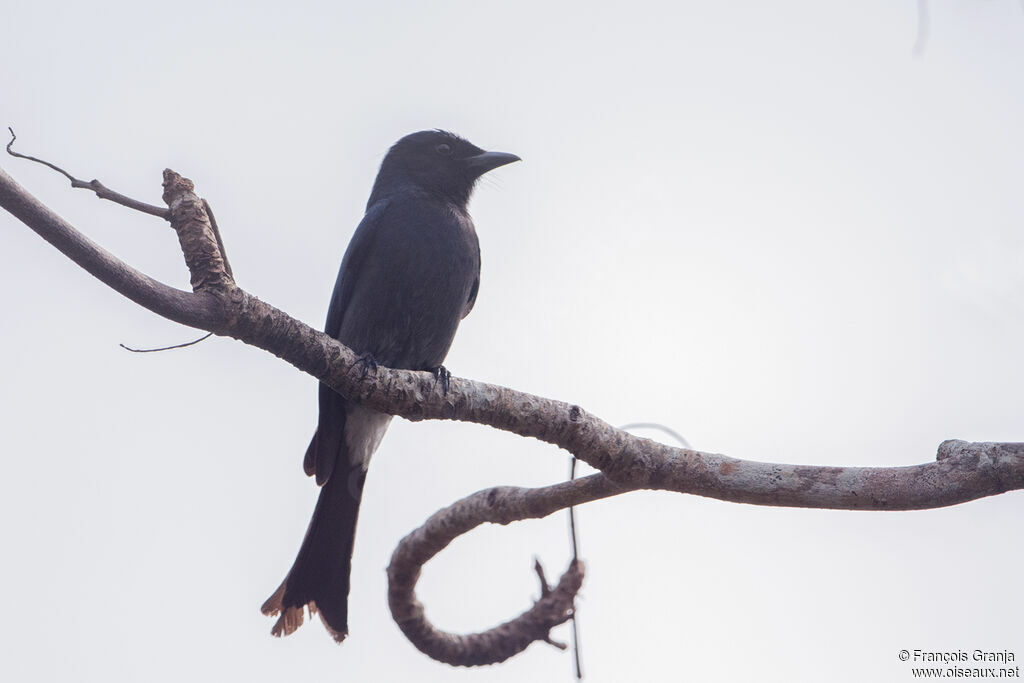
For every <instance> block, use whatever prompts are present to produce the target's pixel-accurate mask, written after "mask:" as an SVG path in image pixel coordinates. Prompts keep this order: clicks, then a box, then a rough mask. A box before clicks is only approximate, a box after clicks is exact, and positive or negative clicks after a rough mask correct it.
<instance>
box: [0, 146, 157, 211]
mask: <svg viewBox="0 0 1024 683" xmlns="http://www.w3.org/2000/svg"><path fill="white" fill-rule="evenodd" d="M7 130H9V131H10V132H11V141H10V142H8V143H7V153H8V154H10V155H11V156H12V157H17V158H19V159H28V160H29V161H34V162H36V163H37V164H42V165H43V166H47V167H49V168H52V169H53V170H54V171H56V172H57V173H60V174H61V175H62V176H64V177H65V178H67V179H68V180H70V181H71V187H76V188H80V189H83V190H92V191H93V192H95V193H96V196H97V197H99V198H100V199H109V200H110V201H112V202H114V203H116V204H120V205H121V206H126V207H128V208H129V209H135V210H136V211H141V212H142V213H148V214H149V215H151V216H156V217H157V218H163V219H164V220H168V219H169V218H170V215H171V213H170V211H168V210H167V209H165V208H163V207H160V206H153V205H152V204H147V203H145V202H140V201H139V200H137V199H132V198H131V197H127V196H125V195H123V194H121V193H120V192H115V191H114V190H111V189H110V188H109V187H107V186H106V185H104V184H103V183H101V182H100V181H98V180H95V179H93V180H90V181H88V182H87V181H85V180H80V179H78V178H76V177H75V176H73V175H71V174H70V173H68V172H67V171H65V170H64V169H63V168H61V167H60V166H57V165H56V164H51V163H50V162H49V161H45V160H43V159H38V158H36V157H33V156H29V155H27V154H22V153H21V152H15V151H14V150H13V149H11V147H12V146H13V145H14V141H15V140H17V139H18V136H17V135H15V134H14V129H13V128H11V127H10V126H7Z"/></svg>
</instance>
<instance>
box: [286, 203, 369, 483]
mask: <svg viewBox="0 0 1024 683" xmlns="http://www.w3.org/2000/svg"><path fill="white" fill-rule="evenodd" d="M386 208H387V201H380V202H376V203H374V204H373V206H371V207H369V208H368V209H367V210H366V215H365V216H363V220H362V221H360V222H359V225H358V226H357V227H356V231H355V234H353V235H352V240H351V241H350V242H349V244H348V249H346V250H345V256H344V258H342V260H341V268H340V269H339V271H338V279H337V280H336V281H335V283H334V293H333V294H331V304H330V306H329V307H328V308H327V323H326V324H325V325H324V332H326V333H327V334H329V335H330V336H332V337H334V338H335V339H337V338H338V335H339V334H340V333H341V324H342V321H343V320H344V318H345V312H346V311H347V310H348V306H349V302H350V301H351V300H352V292H353V291H354V290H355V288H356V284H357V282H358V279H359V274H360V272H362V270H363V264H364V263H365V261H366V258H367V254H369V253H371V252H372V251H373V249H374V245H375V243H376V241H377V238H378V235H379V232H380V231H379V230H376V227H377V225H379V223H380V221H381V218H382V216H383V215H384V211H385V209H386ZM319 404H320V417H319V420H318V422H317V430H316V434H314V435H313V439H312V441H310V444H309V448H307V449H306V456H305V458H303V462H302V468H303V469H304V470H305V472H306V474H307V475H310V476H312V475H316V482H317V483H318V484H321V485H323V483H324V482H326V481H327V480H328V479H329V478H330V476H331V474H332V473H333V472H334V467H335V465H336V464H337V461H338V456H339V454H340V453H341V450H342V449H343V448H344V447H345V422H346V405H347V402H346V400H345V398H344V397H343V396H342V395H341V394H338V393H336V392H335V391H334V390H333V389H331V388H330V387H328V386H327V385H326V384H321V385H320V390H319Z"/></svg>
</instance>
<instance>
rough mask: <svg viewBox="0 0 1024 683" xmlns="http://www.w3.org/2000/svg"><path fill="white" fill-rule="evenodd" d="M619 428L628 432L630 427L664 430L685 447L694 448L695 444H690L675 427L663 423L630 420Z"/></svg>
mask: <svg viewBox="0 0 1024 683" xmlns="http://www.w3.org/2000/svg"><path fill="white" fill-rule="evenodd" d="M619 429H621V430H622V431H624V432H628V431H629V430H630V429H657V430H660V431H662V432H665V433H666V434H668V435H669V436H671V437H672V438H673V439H675V440H676V441H678V442H679V443H680V444H682V446H683V448H693V446H691V445H690V442H689V441H687V440H686V439H685V438H683V435H682V434H680V433H679V432H677V431H675V430H674V429H670V428H669V427H666V426H665V425H663V424H658V423H657V422H630V423H629V424H628V425H622V426H621V427H619Z"/></svg>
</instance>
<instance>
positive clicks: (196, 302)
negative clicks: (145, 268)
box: [0, 168, 225, 332]
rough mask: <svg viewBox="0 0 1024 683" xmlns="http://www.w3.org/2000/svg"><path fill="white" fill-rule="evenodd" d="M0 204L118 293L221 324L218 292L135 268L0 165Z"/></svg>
mask: <svg viewBox="0 0 1024 683" xmlns="http://www.w3.org/2000/svg"><path fill="white" fill-rule="evenodd" d="M0 206H3V207H4V208H5V209H7V210H8V211H9V212H10V213H11V214H13V215H14V216H15V217H16V218H18V219H19V220H20V221H21V222H22V223H24V224H25V225H27V226H28V227H30V228H32V230H34V231H36V232H37V233H38V234H39V235H40V237H42V238H43V239H44V240H46V241H47V242H49V243H50V244H52V245H53V246H55V247H56V248H57V249H58V250H59V251H60V252H61V253H62V254H64V255H65V256H67V257H68V258H70V259H71V260H72V261H74V262H75V263H77V264H78V265H80V266H81V267H82V268H84V269H85V270H87V271H88V272H89V273H90V274H91V275H93V276H94V277H95V278H96V279H98V280H100V281H101V282H104V283H106V284H107V285H109V286H110V287H111V288H112V289H114V290H115V291H117V292H118V293H119V294H123V295H124V296H126V297H128V298H129V299H131V300H132V301H134V302H135V303H137V304H139V305H140V306H143V307H144V308H147V309H149V310H151V311H153V312H154V313H156V314H158V315H161V316H163V317H165V318H167V319H169V320H173V321H175V322H179V323H181V324H183V325H188V326H190V327H196V328H199V329H203V330H209V331H211V332H213V331H216V330H218V329H220V323H221V321H223V319H224V315H225V313H224V310H223V308H222V307H221V305H220V303H219V299H220V298H221V297H220V296H219V295H215V294H212V293H203V294H190V293H188V292H183V291H181V290H180V289H175V288H173V287H169V286H167V285H165V284H163V283H162V282H158V281H156V280H154V279H153V278H151V277H149V276H147V275H144V274H142V273H140V272H139V271H137V270H135V269H134V268H132V267H131V266H129V265H128V264H126V263H125V262H124V261H121V260H120V259H118V258H117V257H116V256H114V255H113V254H111V253H110V252H108V251H106V250H105V249H103V247H101V246H99V245H98V244H96V243H95V242H93V241H92V240H90V239H89V238H88V237H86V236H85V235H83V234H81V233H80V232H78V231H77V230H75V229H74V228H73V227H72V226H71V225H70V224H68V223H67V222H66V221H65V220H64V219H63V218H61V217H60V216H58V215H57V214H55V213H54V212H53V211H51V210H50V209H49V208H47V207H46V206H44V205H43V204H42V203H40V202H39V200H37V199H36V198H35V197H33V196H32V195H31V194H29V193H28V192H27V191H26V190H25V189H24V188H23V187H21V186H20V185H18V183H16V182H15V181H14V179H13V178H11V177H10V176H9V175H7V173H5V172H4V170H3V169H2V168H0Z"/></svg>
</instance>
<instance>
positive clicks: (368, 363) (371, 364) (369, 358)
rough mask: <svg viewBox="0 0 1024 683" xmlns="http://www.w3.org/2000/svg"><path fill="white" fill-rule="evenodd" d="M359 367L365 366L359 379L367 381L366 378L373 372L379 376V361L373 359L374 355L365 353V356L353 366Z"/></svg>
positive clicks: (358, 359) (357, 359)
mask: <svg viewBox="0 0 1024 683" xmlns="http://www.w3.org/2000/svg"><path fill="white" fill-rule="evenodd" d="M357 365H362V366H363V371H362V372H361V373H360V374H359V379H366V376H367V375H368V374H370V373H371V372H372V373H373V374H375V375H376V374H377V359H376V358H374V357H373V354H372V353H364V354H363V355H361V356H359V358H356V362H355V363H353V364H352V367H355V366H357Z"/></svg>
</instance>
